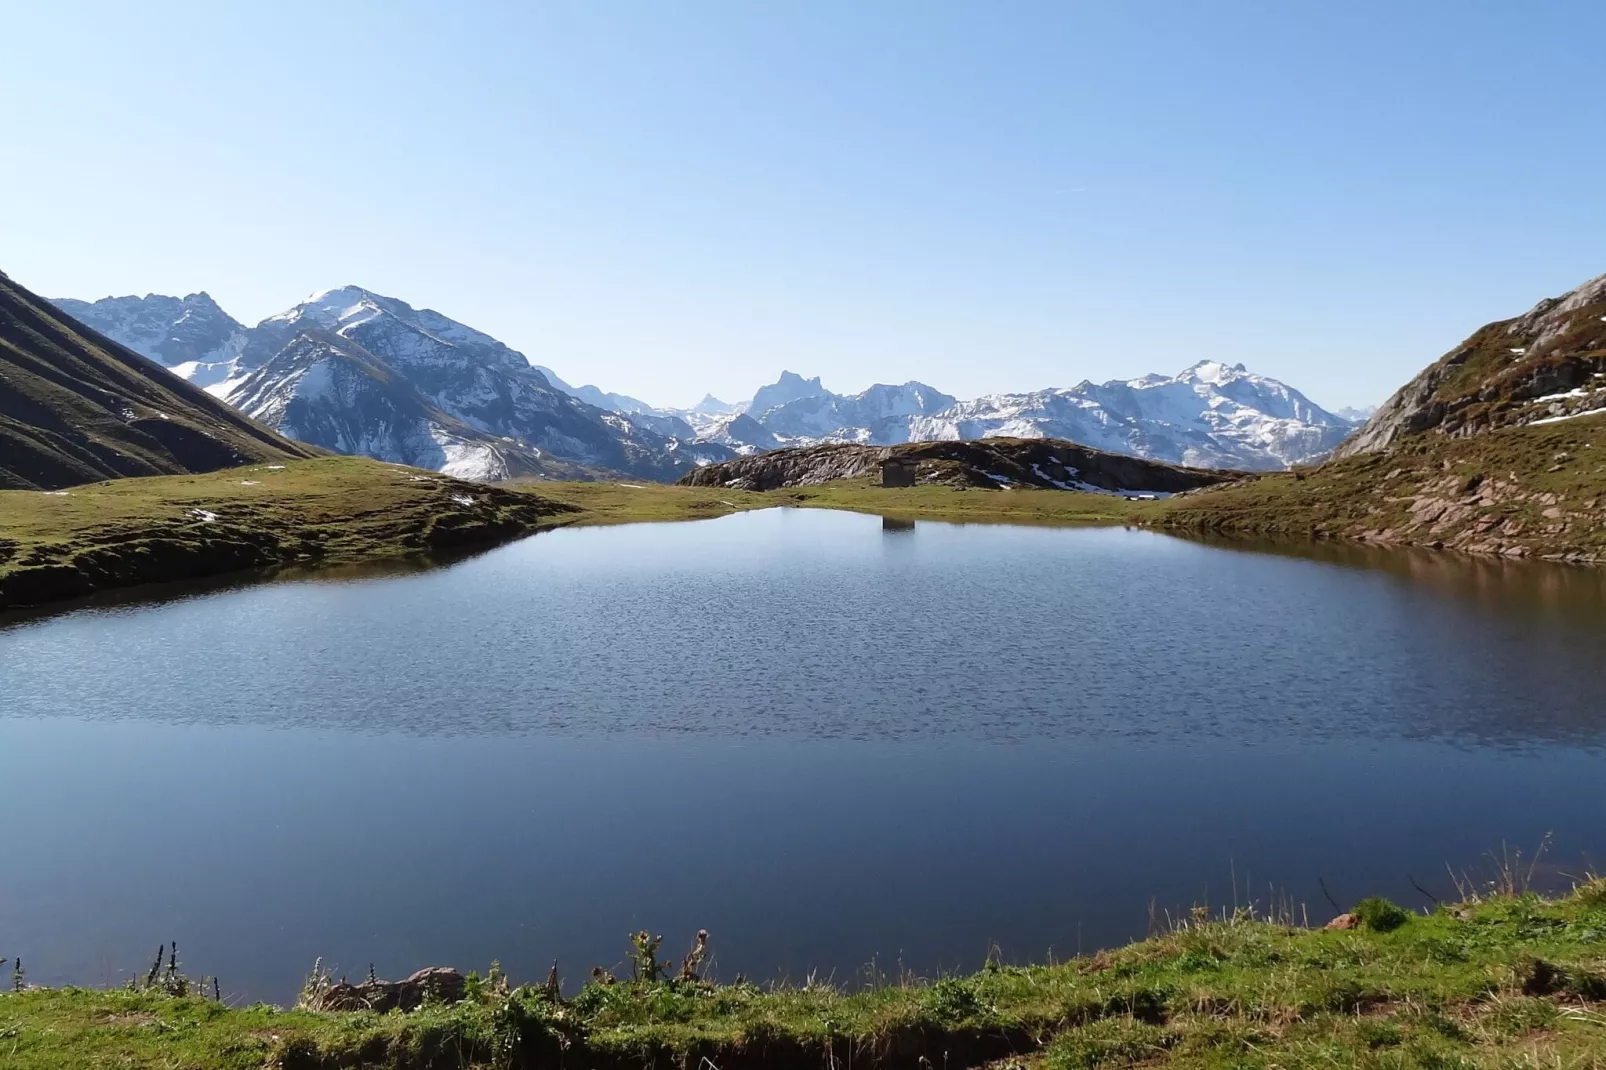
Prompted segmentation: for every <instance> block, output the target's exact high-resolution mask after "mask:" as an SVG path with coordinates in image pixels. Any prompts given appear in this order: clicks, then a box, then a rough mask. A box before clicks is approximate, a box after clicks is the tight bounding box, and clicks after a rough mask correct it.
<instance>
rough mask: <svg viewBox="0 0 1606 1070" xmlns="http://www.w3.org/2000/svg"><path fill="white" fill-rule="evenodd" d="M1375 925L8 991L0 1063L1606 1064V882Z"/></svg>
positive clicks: (1279, 925) (1280, 922)
mask: <svg viewBox="0 0 1606 1070" xmlns="http://www.w3.org/2000/svg"><path fill="white" fill-rule="evenodd" d="M1353 917H1354V918H1356V919H1357V927H1355V928H1352V929H1347V930H1336V929H1315V928H1306V927H1304V926H1303V925H1300V924H1296V922H1297V921H1299V920H1301V919H1296V918H1294V917H1289V916H1284V917H1281V918H1266V917H1263V916H1260V915H1258V914H1257V913H1256V912H1255V911H1253V910H1252V909H1249V908H1241V909H1238V910H1237V911H1236V912H1228V913H1225V914H1220V913H1218V914H1215V915H1208V912H1206V911H1204V910H1202V909H1200V910H1197V911H1195V912H1194V913H1193V914H1192V915H1190V916H1187V917H1183V918H1178V919H1163V920H1162V921H1161V922H1160V923H1159V924H1157V926H1156V930H1157V931H1156V935H1154V936H1151V937H1150V938H1149V939H1146V940H1142V941H1138V942H1135V943H1132V944H1129V945H1127V946H1125V947H1120V948H1115V949H1112V950H1108V951H1101V952H1099V953H1097V954H1094V955H1090V956H1085V957H1079V958H1075V959H1072V960H1070V961H1064V962H1057V963H1049V964H1043V965H1035V966H1012V965H1005V964H998V963H990V964H989V965H988V966H987V967H986V968H984V969H982V970H980V971H979V972H977V973H974V974H969V975H965V976H949V977H942V978H938V979H935V980H914V979H907V978H905V979H901V980H897V981H895V982H893V983H887V982H886V981H885V980H878V979H874V978H870V979H866V980H865V981H864V982H863V983H860V984H857V985H830V984H810V985H804V986H796V985H773V986H758V985H754V984H751V983H747V982H744V981H738V982H735V983H730V984H716V983H710V982H705V981H702V980H695V979H681V978H679V977H677V976H676V975H677V972H678V971H677V968H676V966H675V965H674V964H672V963H663V964H662V965H661V966H660V967H654V968H651V972H653V973H660V972H661V973H662V974H663V976H662V977H647V976H643V973H644V971H642V970H639V969H638V971H637V974H636V976H634V977H621V978H619V979H618V980H617V981H613V980H611V979H609V978H604V979H601V980H592V981H590V982H588V983H587V984H586V985H585V986H584V987H582V988H580V989H579V990H578V991H576V992H575V993H574V995H573V996H571V997H568V998H565V997H563V996H561V995H558V994H556V993H555V992H554V990H553V989H552V988H550V987H548V985H546V984H544V983H536V984H531V985H520V986H517V987H512V986H510V985H509V983H508V982H507V981H506V979H504V978H502V977H501V975H500V973H499V972H498V971H494V970H493V971H491V972H490V973H489V974H488V975H487V976H486V977H483V978H482V977H478V976H472V975H471V977H470V979H469V982H468V986H467V992H466V994H465V996H464V998H463V999H461V1000H460V1001H457V1002H452V1003H445V1002H433V1003H429V1002H427V1003H425V1004H424V1005H423V1006H422V1007H420V1008H418V1009H416V1010H413V1011H410V1012H401V1011H392V1012H390V1013H387V1014H375V1013H370V1012H352V1011H339V1012H335V1011H316V1010H308V1009H297V1010H281V1009H278V1008H275V1007H271V1006H267V1005H262V1004H257V1005H253V1006H228V1005H226V1003H225V1002H219V1001H216V1000H213V999H210V998H206V996H205V995H171V994H169V993H168V991H167V989H169V988H172V987H174V986H173V985H172V984H171V983H170V982H168V981H163V980H157V981H156V982H155V984H153V985H152V986H151V987H148V988H146V987H143V986H142V987H141V989H140V990H126V989H122V990H110V991H104V990H91V989H81V988H66V989H38V988H28V987H26V986H24V987H23V988H22V989H21V990H20V991H14V992H8V993H4V994H0V1065H4V1066H5V1067H7V1068H8V1070H46V1068H49V1070H57V1068H60V1067H68V1066H71V1067H96V1068H98V1067H127V1068H139V1070H144V1068H156V1067H189V1068H196V1070H214V1068H216V1070H243V1068H246V1067H264V1066H269V1067H278V1068H282V1070H295V1068H303V1067H344V1068H352V1070H358V1068H374V1070H380V1068H385V1070H402V1068H418V1067H431V1068H467V1067H483V1068H498V1067H501V1068H511V1067H537V1066H539V1067H549V1066H567V1067H577V1068H578V1067H599V1068H604V1067H605V1068H615V1067H617V1068H621V1070H622V1068H632V1070H634V1068H640V1067H686V1068H696V1067H707V1066H714V1067H718V1068H719V1070H741V1068H746V1067H809V1068H814V1067H846V1066H849V1065H857V1066H861V1067H865V1068H866V1070H871V1068H876V1067H947V1068H948V1070H960V1068H962V1067H973V1066H983V1065H990V1066H997V1067H1006V1066H1007V1067H1044V1068H1048V1070H1076V1068H1093V1067H1132V1066H1157V1065H1166V1066H1176V1067H1197V1068H1201V1070H1205V1068H1209V1070H1216V1068H1221V1070H1225V1068H1229V1067H1234V1068H1236V1067H1242V1068H1265V1070H1271V1068H1294V1067H1311V1068H1315V1067H1376V1068H1380V1070H1381V1068H1423V1070H1430V1068H1431V1070H1442V1068H1460V1070H1495V1068H1508V1067H1509V1068H1516V1067H1569V1068H1571V1067H1577V1068H1581V1070H1582V1068H1594V1067H1601V1066H1606V1002H1603V1001H1606V882H1603V881H1600V880H1594V881H1589V882H1587V883H1585V884H1583V885H1582V886H1581V887H1579V888H1577V889H1576V890H1575V891H1574V892H1573V893H1572V894H1570V895H1568V896H1566V897H1563V898H1558V899H1542V898H1540V897H1538V896H1535V895H1531V894H1518V893H1516V892H1515V891H1514V890H1512V889H1508V890H1506V891H1503V892H1501V891H1486V892H1485V893H1484V894H1482V895H1479V896H1476V897H1474V898H1473V899H1470V900H1468V901H1465V902H1461V903H1457V904H1453V905H1444V906H1440V907H1438V908H1437V909H1435V910H1434V911H1433V912H1432V913H1431V914H1426V915H1423V914H1411V913H1407V912H1405V911H1402V910H1400V909H1399V908H1397V907H1393V906H1392V905H1391V904H1387V903H1385V902H1384V901H1381V900H1372V901H1368V902H1366V903H1363V904H1361V905H1359V906H1358V907H1357V908H1356V909H1355V912H1354V915H1353ZM688 942H689V941H688ZM667 952H668V949H667V948H664V949H661V950H660V952H659V954H662V955H664V957H669V956H668V953H667ZM653 957H657V956H656V955H655V956H653ZM645 958H646V957H645V956H637V961H638V963H639V962H641V961H644V959H645ZM164 985H165V986H166V987H165V988H164ZM180 987H182V986H180Z"/></svg>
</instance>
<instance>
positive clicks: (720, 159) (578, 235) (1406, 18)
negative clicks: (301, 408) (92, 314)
mask: <svg viewBox="0 0 1606 1070" xmlns="http://www.w3.org/2000/svg"><path fill="white" fill-rule="evenodd" d="M4 22H5V29H4V36H3V38H0V93H3V94H4V98H5V100H6V102H7V103H6V108H5V115H6V119H5V123H4V124H3V126H0V146H3V147H0V198H3V200H0V203H3V204H4V206H5V210H4V213H3V216H0V269H3V270H5V271H6V272H8V273H9V274H11V275H12V276H13V277H14V278H15V279H16V280H17V281H18V282H20V283H22V284H23V285H25V286H28V287H30V288H32V289H34V290H37V291H39V292H42V293H45V294H47V295H50V296H70V297H81V298H96V297H102V296H105V295H107V294H127V293H146V292H157V293H179V294H182V293H187V292H190V291H193V290H199V289H204V290H207V291H209V292H210V293H211V294H212V295H213V296H214V297H215V298H217V300H218V301H219V303H221V304H222V305H223V307H224V308H225V309H227V310H228V311H230V312H231V313H232V314H233V315H234V316H235V317H236V318H238V319H241V320H243V321H245V322H247V323H254V322H255V321H256V320H258V319H260V318H262V317H264V316H267V315H270V314H272V313H274V312H277V311H281V310H282V309H284V308H286V307H288V306H290V305H292V304H294V303H295V302H296V301H298V300H300V299H301V298H302V297H304V296H305V295H306V294H308V293H310V292H311V291H314V290H319V289H325V288H328V287H331V286H338V285H343V284H347V283H353V284H357V285H361V286H366V287H368V288H370V289H373V290H376V291H379V292H381V293H385V294H389V295H392V296H395V297H399V298H402V299H403V300H406V301H408V302H410V303H412V304H414V305H420V306H428V307H432V308H436V309H438V310H440V311H442V312H444V313H446V314H448V315H450V316H453V317H454V318H457V319H460V320H463V321H464V322H466V323H469V324H470V325H472V326H475V327H478V328H480V329H482V330H485V331H488V332H490V333H491V334H494V335H496V336H497V337H499V338H501V339H502V340H504V341H506V342H507V343H508V344H510V345H512V346H514V347H515V348H518V349H520V350H522V351H523V352H525V353H526V354H528V355H529V356H530V357H531V359H532V360H534V361H536V362H538V363H542V364H547V365H550V366H551V367H553V368H554V369H555V370H557V371H558V372H559V373H560V374H561V375H563V376H564V377H565V378H567V379H569V380H570V381H572V382H576V383H580V382H596V383H598V384H599V385H601V386H603V387H604V388H606V389H611V390H619V391H623V392H626V393H630V394H634V395H636V396H639V397H642V398H645V399H646V400H648V401H651V402H654V403H657V404H689V403H691V402H694V401H695V400H697V398H699V397H700V396H701V395H702V393H703V392H704V391H705V390H710V391H713V392H714V393H716V394H719V395H721V396H724V397H726V398H728V399H736V398H741V397H745V396H747V395H750V394H751V393H752V391H753V389H754V388H755V387H757V386H758V385H759V384H760V383H762V382H766V381H770V380H773V379H774V378H775V376H776V374H777V373H778V372H779V371H780V370H781V369H782V368H783V367H784V368H789V369H792V370H794V371H798V372H801V373H803V374H806V375H808V374H819V375H822V376H823V377H824V380H825V384H826V385H827V386H829V387H832V388H834V389H838V390H858V389H862V388H863V387H865V386H867V385H869V384H870V383H872V382H902V381H904V380H906V379H911V378H918V379H921V380H923V381H926V382H929V383H931V384H932V385H934V386H937V387H939V388H940V389H943V390H946V391H948V392H949V393H954V394H958V395H960V396H973V395H975V394H979V393H984V392H992V391H999V390H1027V389H1034V388H1039V387H1044V386H1070V385H1074V384H1075V383H1076V382H1078V381H1080V380H1081V379H1083V378H1093V379H1100V380H1102V379H1106V378H1117V377H1120V378H1125V377H1131V376H1135V375H1139V374H1142V373H1144V372H1148V371H1162V372H1174V371H1177V370H1180V369H1181V368H1183V367H1185V366H1187V365H1189V364H1191V363H1193V362H1194V361H1196V360H1200V359H1205V358H1211V359H1218V360H1223V361H1228V362H1233V363H1236V362H1239V361H1242V362H1245V363H1247V364H1248V365H1249V366H1250V368H1251V369H1253V370H1256V371H1261V372H1264V373H1267V374H1270V375H1274V376H1277V377H1278V378H1281V379H1284V380H1286V381H1288V382H1289V383H1291V384H1293V385H1294V386H1296V387H1298V388H1300V389H1302V390H1304V391H1305V392H1306V393H1308V394H1310V395H1311V396H1312V397H1313V399H1315V400H1316V401H1318V402H1319V403H1322V404H1325V405H1328V406H1331V407H1337V406H1342V405H1358V404H1365V403H1375V402H1378V401H1381V400H1382V399H1383V398H1384V397H1385V396H1387V395H1388V394H1389V393H1390V392H1391V391H1392V390H1393V389H1394V388H1395V387H1397V386H1398V385H1399V384H1400V383H1401V382H1403V381H1404V380H1405V379H1406V378H1408V377H1409V376H1410V375H1411V374H1412V373H1413V372H1415V371H1416V370H1417V369H1418V368H1420V367H1421V366H1422V365H1424V364H1426V363H1428V362H1429V361H1431V360H1432V359H1434V358H1436V357H1437V356H1439V355H1440V354H1441V353H1442V352H1444V351H1445V350H1447V349H1448V348H1450V347H1451V346H1452V345H1453V344H1455V343H1456V342H1457V341H1459V340H1460V339H1461V338H1462V337H1464V336H1465V335H1467V334H1468V333H1470V332H1471V331H1472V329H1474V328H1475V327H1477V326H1479V325H1480V324H1482V323H1484V322H1486V321H1488V320H1490V319H1495V318H1500V317H1504V316H1509V315H1513V314H1515V313H1517V312H1520V311H1522V310H1524V309H1526V308H1527V307H1528V306H1529V305H1531V304H1532V303H1533V302H1534V301H1536V300H1537V299H1539V298H1541V297H1544V296H1546V295H1550V294H1554V293H1558V292H1561V291H1563V290H1566V289H1569V288H1571V287H1572V286H1574V285H1576V284H1577V283H1579V282H1581V281H1583V280H1584V279H1585V278H1588V277H1590V276H1593V275H1596V274H1599V273H1601V272H1603V271H1606V242H1603V237H1606V196H1603V192H1602V191H1603V189H1606V178H1603V176H1606V93H1602V92H1601V90H1600V82H1599V80H1600V73H1599V67H1600V64H1599V62H1598V57H1599V52H1600V47H1601V43H1602V42H1603V41H1606V5H1603V4H1600V3H1598V2H1581V3H1572V4H1568V3H1561V2H1559V0H1558V2H1533V0H1529V2H1523V3H1518V2H1516V0H1509V2H1500V3H1484V2H1477V0H1452V2H1444V3H1435V2H1428V0H1409V2H1405V3H1401V2H1388V3H1338V2H1330V3H1315V2H1304V0H1294V2H1288V0H1275V2H1272V0H1268V2H1264V3H1250V2H1225V0H1224V2H1212V3H1205V2H1194V3H1149V2H1140V0H1102V2H1098V3H1073V2H1071V0H1054V2H1049V3H1032V2H1027V0H1004V2H999V3H981V2H970V3H954V2H939V0H910V2H907V3H904V2H893V0H846V2H840V3H838V2H829V0H806V2H796V3H782V2H768V0H764V2H753V0H735V2H730V3H724V2H704V0H680V2H670V0H663V2H659V0H640V2H631V3H625V2H612V0H575V2H573V3H565V4H540V5H537V4H525V3H517V4H513V3H510V4H477V3H467V2H457V3H451V4H447V3H441V4H416V3H403V2H399V0H390V2H383V3H369V4H362V3H352V2H318V3H292V2H289V0H274V2H272V3H258V4H248V3H210V2H208V3H196V4H193V5H191V4H175V3H164V2H156V0H152V2H145V3H139V4H130V3H124V2H120V0H119V2H116V3H105V4H89V3H75V2H72V0H51V2H50V3H45V4H27V5H24V4H15V5H9V6H8V7H7V10H6V13H5V20H4Z"/></svg>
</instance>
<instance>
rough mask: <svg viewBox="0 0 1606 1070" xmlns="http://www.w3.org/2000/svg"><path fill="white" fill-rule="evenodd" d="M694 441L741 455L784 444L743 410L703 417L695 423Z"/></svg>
mask: <svg viewBox="0 0 1606 1070" xmlns="http://www.w3.org/2000/svg"><path fill="white" fill-rule="evenodd" d="M696 441H698V442H699V443H703V442H711V443H715V444H718V445H721V446H726V447H728V448H730V449H731V450H733V451H735V452H736V453H738V454H741V455H743V456H745V455H747V454H750V453H761V452H763V451H764V450H773V449H777V448H779V447H780V446H783V445H785V443H784V442H782V441H781V440H780V439H778V438H776V437H775V434H774V433H773V432H771V431H770V430H769V429H768V428H766V427H765V426H764V425H763V424H761V423H759V422H758V421H757V420H755V419H753V418H752V417H751V416H749V415H747V413H745V412H733V413H729V414H727V415H724V416H712V417H707V418H705V419H703V420H702V421H700V422H699V423H698V425H697V439H696Z"/></svg>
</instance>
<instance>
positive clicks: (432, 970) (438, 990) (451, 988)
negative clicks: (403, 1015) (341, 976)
mask: <svg viewBox="0 0 1606 1070" xmlns="http://www.w3.org/2000/svg"><path fill="white" fill-rule="evenodd" d="M464 990H465V986H464V983H463V975H462V974H460V973H458V972H457V971H456V970H454V969H452V968H451V967H449V966H427V967H425V968H424V969H422V970H419V971H418V972H417V973H415V974H413V975H412V976H410V977H408V978H407V979H406V980H402V981H379V980H372V981H364V982H362V984H357V985H354V984H350V983H349V982H346V981H342V982H340V983H339V984H337V985H331V986H330V987H329V988H328V989H327V990H326V991H325V992H324V993H323V994H322V995H321V996H319V997H318V998H317V999H316V1000H315V1001H314V1006H313V1010H320V1011H374V1012H376V1013H378V1014H384V1013H385V1012H387V1011H393V1010H401V1011H415V1010H417V1009H418V1008H419V1007H421V1006H423V1005H424V1003H425V1002H427V1001H433V1002H437V1003H456V1002H457V1001H458V1000H460V999H462V998H463V992H464Z"/></svg>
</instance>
